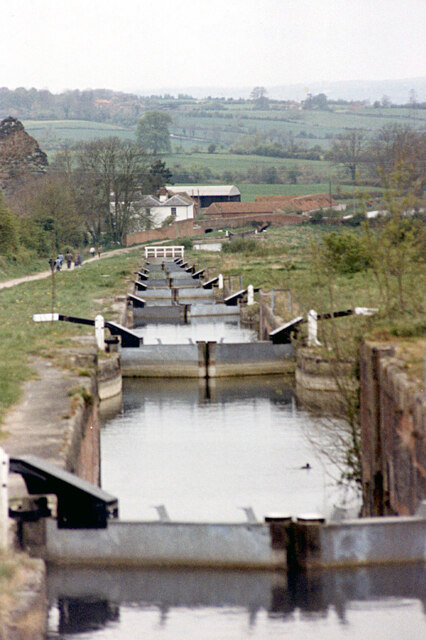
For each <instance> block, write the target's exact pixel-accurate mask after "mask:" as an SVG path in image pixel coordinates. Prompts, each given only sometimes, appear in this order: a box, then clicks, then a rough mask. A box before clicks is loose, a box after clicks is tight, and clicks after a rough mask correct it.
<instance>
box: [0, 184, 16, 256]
mask: <svg viewBox="0 0 426 640" xmlns="http://www.w3.org/2000/svg"><path fill="white" fill-rule="evenodd" d="M18 249H19V223H18V220H17V217H16V215H15V214H13V213H12V211H11V210H10V209H9V208H8V207H7V206H6V203H5V201H4V199H3V194H2V192H1V190H0V255H4V256H9V255H12V254H15V253H16V252H17V251H18Z"/></svg>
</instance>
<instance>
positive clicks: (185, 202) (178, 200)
mask: <svg viewBox="0 0 426 640" xmlns="http://www.w3.org/2000/svg"><path fill="white" fill-rule="evenodd" d="M160 204H161V205H167V206H168V207H189V206H190V205H192V204H194V202H193V200H191V199H190V198H185V196H184V195H177V196H176V195H175V196H172V197H171V198H169V199H168V200H166V201H165V202H161V203H160Z"/></svg>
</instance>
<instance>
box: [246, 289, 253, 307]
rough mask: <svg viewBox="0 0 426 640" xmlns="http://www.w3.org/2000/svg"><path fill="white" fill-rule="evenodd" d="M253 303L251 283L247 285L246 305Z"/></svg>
mask: <svg viewBox="0 0 426 640" xmlns="http://www.w3.org/2000/svg"><path fill="white" fill-rule="evenodd" d="M252 304H254V288H253V285H252V284H249V286H248V287H247V306H251V305H252Z"/></svg>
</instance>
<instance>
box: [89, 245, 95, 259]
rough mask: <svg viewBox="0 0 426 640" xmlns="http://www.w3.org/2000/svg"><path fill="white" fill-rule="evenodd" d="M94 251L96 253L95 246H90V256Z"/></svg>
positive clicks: (93, 254)
mask: <svg viewBox="0 0 426 640" xmlns="http://www.w3.org/2000/svg"><path fill="white" fill-rule="evenodd" d="M95 253H96V251H95V247H90V255H91V256H92V258H94V257H95Z"/></svg>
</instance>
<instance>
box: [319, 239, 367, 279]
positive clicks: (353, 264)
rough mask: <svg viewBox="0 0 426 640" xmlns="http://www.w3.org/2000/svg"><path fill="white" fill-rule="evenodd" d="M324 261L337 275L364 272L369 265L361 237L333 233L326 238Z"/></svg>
mask: <svg viewBox="0 0 426 640" xmlns="http://www.w3.org/2000/svg"><path fill="white" fill-rule="evenodd" d="M324 245H325V251H324V259H325V260H326V261H327V262H328V263H329V264H330V265H331V268H332V269H333V270H334V271H335V272H336V273H355V272H357V271H363V270H365V269H366V267H367V266H368V264H369V256H368V254H367V250H366V247H365V244H364V243H363V241H362V238H360V236H359V235H357V234H355V233H351V232H347V231H346V232H343V233H337V232H336V231H333V232H332V233H328V234H326V235H325V236H324Z"/></svg>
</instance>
